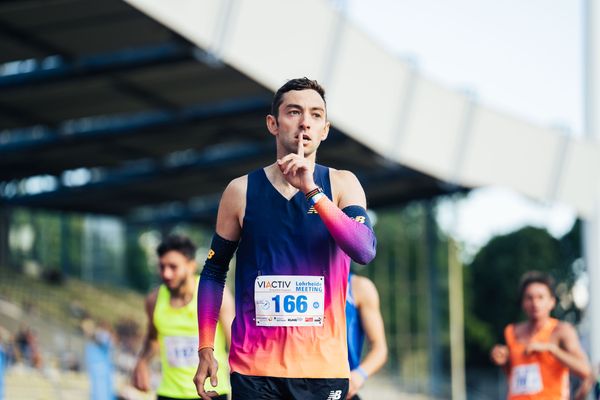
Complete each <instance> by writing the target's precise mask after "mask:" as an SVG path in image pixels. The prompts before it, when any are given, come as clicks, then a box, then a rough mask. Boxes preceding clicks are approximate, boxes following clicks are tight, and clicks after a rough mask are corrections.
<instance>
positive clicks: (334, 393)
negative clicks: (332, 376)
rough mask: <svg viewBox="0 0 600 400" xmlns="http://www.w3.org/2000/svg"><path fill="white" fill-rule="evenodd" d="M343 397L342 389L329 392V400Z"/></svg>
mask: <svg viewBox="0 0 600 400" xmlns="http://www.w3.org/2000/svg"><path fill="white" fill-rule="evenodd" d="M341 398H342V391H341V390H332V391H331V392H329V396H327V400H340V399H341Z"/></svg>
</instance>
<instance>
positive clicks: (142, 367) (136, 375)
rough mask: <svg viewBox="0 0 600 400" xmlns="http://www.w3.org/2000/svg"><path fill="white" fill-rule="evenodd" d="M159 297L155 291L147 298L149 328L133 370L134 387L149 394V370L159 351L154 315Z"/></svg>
mask: <svg viewBox="0 0 600 400" xmlns="http://www.w3.org/2000/svg"><path fill="white" fill-rule="evenodd" d="M157 296H158V290H155V291H153V292H152V293H150V294H149V295H148V297H147V298H146V303H145V308H146V316H147V318H148V327H147V329H146V336H145V338H144V345H143V347H142V351H141V353H140V355H139V357H138V361H137V363H136V365H135V368H134V370H133V377H132V378H133V386H134V387H135V388H136V389H139V390H141V391H144V392H147V391H148V390H150V371H149V369H148V367H149V364H150V361H151V360H152V357H154V355H155V354H156V352H157V350H158V332H157V330H156V326H154V321H153V319H152V315H153V314H154V306H155V305H156V297H157Z"/></svg>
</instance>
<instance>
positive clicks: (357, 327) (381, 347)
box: [346, 273, 388, 400]
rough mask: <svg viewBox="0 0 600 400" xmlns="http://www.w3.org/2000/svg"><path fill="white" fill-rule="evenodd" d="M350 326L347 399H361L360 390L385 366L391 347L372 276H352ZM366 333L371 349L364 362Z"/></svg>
mask: <svg viewBox="0 0 600 400" xmlns="http://www.w3.org/2000/svg"><path fill="white" fill-rule="evenodd" d="M346 326H347V331H348V362H349V364H350V390H349V391H348V396H347V398H348V399H351V400H360V397H359V396H358V391H359V390H360V388H361V387H362V386H363V385H364V384H365V381H366V380H367V378H368V377H369V376H371V375H373V374H374V373H375V372H377V371H379V370H380V369H381V367H383V365H384V364H385V362H386V360H387V351H388V350H387V343H386V341H385V329H384V327H383V318H382V316H381V310H380V309H379V293H377V288H376V287H375V285H374V284H373V282H371V280H370V279H369V278H367V277H364V276H359V275H355V274H353V273H350V275H349V276H348V294H347V295H346ZM365 336H366V338H367V339H368V341H369V352H368V353H367V354H366V355H365V357H364V358H363V359H362V361H361V356H362V349H363V344H364V342H365Z"/></svg>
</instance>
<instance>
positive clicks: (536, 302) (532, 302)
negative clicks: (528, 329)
mask: <svg viewBox="0 0 600 400" xmlns="http://www.w3.org/2000/svg"><path fill="white" fill-rule="evenodd" d="M522 305H523V311H525V314H527V317H528V318H529V319H530V320H538V319H541V318H546V317H548V316H550V311H552V309H553V308H554V306H555V305H556V299H555V298H554V296H552V293H550V289H549V288H548V286H546V285H544V284H543V283H538V282H533V283H530V284H529V285H527V287H526V288H525V291H524V292H523V302H522Z"/></svg>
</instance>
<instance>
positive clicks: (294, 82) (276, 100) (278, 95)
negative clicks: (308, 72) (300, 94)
mask: <svg viewBox="0 0 600 400" xmlns="http://www.w3.org/2000/svg"><path fill="white" fill-rule="evenodd" d="M308 89H312V90H314V91H315V92H317V93H319V95H320V96H321V98H322V99H323V102H324V103H325V106H327V102H326V101H325V89H323V87H322V86H321V85H319V83H318V82H317V81H315V80H311V79H308V78H307V77H304V78H296V79H290V80H289V81H287V82H286V83H285V84H284V85H283V86H282V87H280V88H279V89H278V90H277V92H275V95H274V96H273V102H272V103H271V115H273V116H275V118H277V117H278V116H279V106H280V105H281V103H282V102H283V95H284V94H286V93H287V92H289V91H290V90H308Z"/></svg>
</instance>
